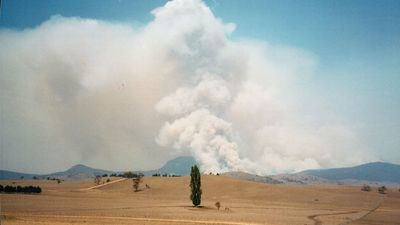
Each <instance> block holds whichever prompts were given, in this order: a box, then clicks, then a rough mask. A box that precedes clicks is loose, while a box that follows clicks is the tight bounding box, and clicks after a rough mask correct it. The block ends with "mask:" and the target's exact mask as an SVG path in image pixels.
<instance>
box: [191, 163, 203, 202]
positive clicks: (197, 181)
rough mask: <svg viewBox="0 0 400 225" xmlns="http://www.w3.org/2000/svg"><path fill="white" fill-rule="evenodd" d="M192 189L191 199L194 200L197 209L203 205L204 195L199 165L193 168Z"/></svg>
mask: <svg viewBox="0 0 400 225" xmlns="http://www.w3.org/2000/svg"><path fill="white" fill-rule="evenodd" d="M190 189H191V194H190V199H191V200H192V203H193V205H194V206H196V207H197V206H199V205H200V203H201V194H202V191H201V176H200V171H199V168H198V167H197V165H194V166H192V169H191V172H190Z"/></svg>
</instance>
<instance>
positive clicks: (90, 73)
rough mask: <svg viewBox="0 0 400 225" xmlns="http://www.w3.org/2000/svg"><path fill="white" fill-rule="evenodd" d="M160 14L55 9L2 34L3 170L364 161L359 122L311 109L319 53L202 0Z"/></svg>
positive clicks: (257, 169)
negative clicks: (309, 91)
mask: <svg viewBox="0 0 400 225" xmlns="http://www.w3.org/2000/svg"><path fill="white" fill-rule="evenodd" d="M152 14H153V15H154V19H153V20H152V21H151V22H150V23H148V24H146V25H144V26H142V27H133V26H131V25H129V24H120V23H115V22H114V23H111V22H106V21H98V20H93V19H83V18H65V17H61V16H54V17H52V18H51V19H50V20H48V21H46V22H44V23H43V24H41V25H40V26H38V27H35V28H33V29H26V30H22V31H17V30H5V29H2V30H1V31H0V68H1V73H0V81H1V82H0V91H1V99H0V100H1V107H2V117H3V118H2V128H1V135H2V137H3V140H4V141H3V147H4V148H3V149H4V150H3V154H4V155H3V156H4V158H5V159H6V160H5V162H3V163H2V166H3V167H4V168H8V169H19V170H30V171H35V170H36V171H38V170H42V171H49V170H52V169H54V168H58V167H59V166H60V165H63V166H64V167H67V166H69V165H70V164H72V163H77V162H83V163H89V164H91V165H93V166H98V167H103V168H109V169H150V168H154V167H157V166H159V165H160V164H162V163H163V162H164V161H165V160H166V159H168V158H172V157H174V156H177V155H193V156H194V157H195V158H196V160H197V161H198V162H199V163H200V166H201V169H202V170H203V171H207V172H223V171H229V170H240V171H247V172H254V173H258V174H269V173H277V172H288V171H298V170H302V169H308V168H319V167H329V166H342V165H349V164H353V163H358V162H362V161H363V160H365V158H363V157H361V153H360V151H359V150H360V149H362V148H363V147H364V146H362V145H361V144H360V143H359V141H358V137H357V135H356V133H355V132H354V131H353V130H352V128H351V126H347V125H346V124H342V123H335V122H329V123H326V122H321V121H324V119H323V118H324V114H323V112H322V114H321V113H319V112H315V113H314V114H312V115H310V114H309V113H310V112H308V111H307V104H301V103H307V101H306V100H304V98H303V96H302V90H301V88H299V87H297V86H296V84H297V82H298V81H299V80H304V79H309V77H310V76H313V70H314V68H315V66H316V65H317V58H316V56H315V55H313V54H312V53H309V52H307V51H305V50H301V49H295V48H291V47H283V46H273V45H270V44H268V43H265V42H261V41H255V40H246V39H241V40H234V39H232V38H231V34H232V32H234V30H235V25H234V24H232V23H225V22H223V21H222V20H221V19H219V18H216V17H215V16H214V15H213V13H212V12H211V10H210V9H209V8H208V7H207V6H206V5H205V4H204V3H203V2H201V1H199V0H175V1H170V2H167V3H166V4H165V6H163V7H160V8H157V9H155V10H153V11H152ZM310 101H312V100H310ZM348 152H351V153H352V156H353V157H343V156H344V155H345V154H347V153H348ZM27 159H32V160H31V161H30V162H29V163H26V160H27ZM45 161H46V163H43V162H45ZM44 164H45V165H46V166H45V167H43V165H44ZM17 165H18V166H17ZM21 165H23V166H21ZM35 168H36V169H35ZM37 168H40V169H37Z"/></svg>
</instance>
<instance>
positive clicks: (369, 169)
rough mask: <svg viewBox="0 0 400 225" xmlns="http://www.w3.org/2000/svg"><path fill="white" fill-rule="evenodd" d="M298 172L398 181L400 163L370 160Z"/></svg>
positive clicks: (332, 179) (366, 179) (339, 178)
mask: <svg viewBox="0 0 400 225" xmlns="http://www.w3.org/2000/svg"><path fill="white" fill-rule="evenodd" d="M300 174H305V175H311V176H316V177H320V178H324V179H327V180H331V181H341V180H359V181H371V182H373V181H376V182H391V183H400V165H396V164H392V163H384V162H372V163H367V164H362V165H359V166H354V167H346V168H334V169H319V170H306V171H303V172H301V173H300Z"/></svg>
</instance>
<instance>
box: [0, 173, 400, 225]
mask: <svg viewBox="0 0 400 225" xmlns="http://www.w3.org/2000/svg"><path fill="white" fill-rule="evenodd" d="M115 179H118V178H115ZM115 179H114V180H115ZM189 179H190V178H189V177H174V178H173V177H171V178H164V177H145V178H144V179H143V183H142V184H141V188H142V191H139V192H134V191H133V189H132V181H131V180H129V179H128V180H123V181H120V182H115V183H112V184H109V185H105V186H101V187H98V188H94V189H88V188H90V187H91V186H93V180H83V181H65V182H62V183H61V184H57V183H56V182H54V181H47V180H16V181H1V182H0V183H1V184H2V185H5V184H11V183H12V182H14V184H13V185H40V186H41V187H42V189H43V192H42V194H39V195H26V194H1V195H0V196H1V224H2V225H3V224H4V225H7V224H24V225H25V224H26V225H28V224H29V225H30V224H32V225H39V224H40V225H50V224H56V225H57V224H148V225H161V224H181V225H184V224H276V225H278V224H288V225H295V224H299V225H304V224H309V225H311V224H360V225H361V224H377V225H378V224H379V225H381V224H400V192H398V191H397V190H394V189H393V190H389V191H388V194H386V195H381V194H378V193H377V191H376V188H374V189H373V191H371V192H362V191H360V188H359V187H348V186H322V185H320V186H297V185H296V186H291V185H269V184H262V183H255V182H248V181H241V180H236V179H232V178H228V177H219V176H203V177H202V188H203V197H202V207H201V208H193V207H192V205H191V201H190V199H189ZM145 184H147V185H148V186H150V188H148V189H146V188H145ZM217 201H219V202H221V205H222V207H221V209H220V210H217V208H216V207H215V206H214V204H215V202H217Z"/></svg>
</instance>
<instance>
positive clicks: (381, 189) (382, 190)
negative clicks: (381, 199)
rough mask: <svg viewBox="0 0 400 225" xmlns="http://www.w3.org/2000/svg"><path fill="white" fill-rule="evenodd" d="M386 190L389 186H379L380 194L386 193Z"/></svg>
mask: <svg viewBox="0 0 400 225" xmlns="http://www.w3.org/2000/svg"><path fill="white" fill-rule="evenodd" d="M386 190H387V188H386V187H385V186H382V187H380V188H378V192H379V193H380V194H386Z"/></svg>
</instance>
